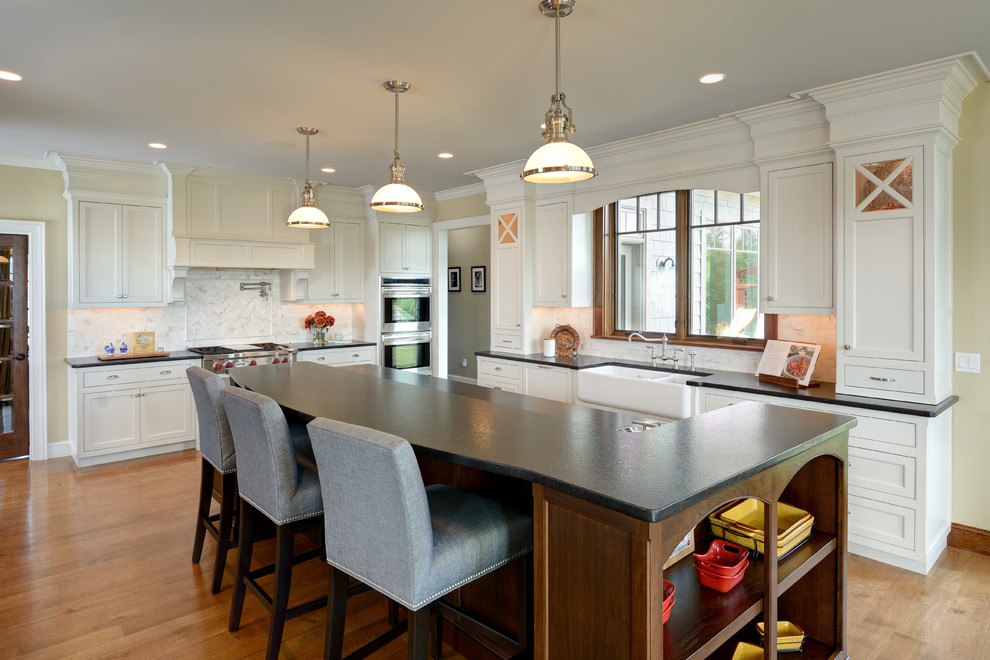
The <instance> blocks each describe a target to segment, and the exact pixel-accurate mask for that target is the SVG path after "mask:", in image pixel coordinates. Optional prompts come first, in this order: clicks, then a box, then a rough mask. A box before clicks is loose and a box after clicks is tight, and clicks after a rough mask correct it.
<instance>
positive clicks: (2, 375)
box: [0, 234, 31, 460]
mask: <svg viewBox="0 0 990 660" xmlns="http://www.w3.org/2000/svg"><path fill="white" fill-rule="evenodd" d="M27 252H28V241H27V236H20V235H15V234H0V460H4V459H8V458H17V457H21V456H27V455H28V450H29V446H30V437H31V436H30V429H29V428H28V419H29V415H28V410H29V407H30V401H29V400H28V354H27V348H28V341H27V333H28V324H27Z"/></svg>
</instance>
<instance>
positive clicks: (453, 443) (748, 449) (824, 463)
mask: <svg viewBox="0 0 990 660" xmlns="http://www.w3.org/2000/svg"><path fill="white" fill-rule="evenodd" d="M231 377H232V378H233V379H234V381H235V382H236V383H237V384H239V385H241V386H243V387H247V388H248V389H252V390H255V391H258V392H261V393H263V394H267V395H268V396H271V397H272V398H274V399H275V400H276V401H278V402H279V403H280V404H281V405H282V407H283V408H284V409H285V410H286V411H287V413H291V414H294V415H298V416H299V417H301V418H302V419H304V420H305V419H306V418H312V417H329V418H333V419H339V420H341V421H345V422H348V423H352V424H359V425H362V426H368V427H371V428H376V429H378V430H381V431H384V432H387V433H393V434H395V435H399V436H402V437H405V438H406V439H407V440H409V442H410V443H411V444H412V445H413V448H414V449H415V451H416V452H417V455H418V456H419V458H420V462H421V465H422V466H423V467H424V480H426V481H427V482H428V483H429V482H436V481H438V480H439V481H444V482H448V483H455V484H460V485H461V486H462V487H469V488H471V487H473V485H476V486H477V488H478V489H479V490H482V491H484V492H485V493H486V494H488V495H492V494H498V493H501V494H502V495H503V496H504V498H505V499H507V500H509V501H512V502H514V503H516V504H517V505H520V506H526V507H529V506H531V507H532V511H533V518H534V546H535V548H534V557H533V564H534V567H533V576H534V577H533V595H532V599H533V600H532V606H533V612H534V627H533V633H534V635H533V638H534V649H535V657H537V658H540V659H541V660H542V659H548V660H549V659H552V660H574V659H577V658H596V659H598V658H609V659H610V660H611V659H619V658H636V659H644V660H646V659H649V660H657V659H662V660H687V659H691V660H695V659H701V658H713V659H716V660H718V659H721V658H726V659H728V658H731V656H732V652H733V649H734V648H735V646H736V643H737V642H739V641H747V642H751V643H758V638H757V634H756V623H757V621H761V620H762V621H767V622H773V623H775V622H776V621H778V620H787V621H792V622H794V623H797V624H798V625H800V626H801V627H802V628H803V629H804V630H805V631H806V632H807V634H808V641H807V642H806V643H805V646H804V650H803V651H802V652H801V653H787V654H785V655H784V656H782V657H784V658H787V659H792V658H793V659H794V660H798V659H800V660H806V659H808V658H811V659H814V660H817V659H819V658H822V659H825V658H828V659H832V658H837V659H843V658H846V657H847V655H846V654H847V642H846V632H845V630H846V622H845V616H846V547H845V537H846V478H847V474H846V458H847V451H848V450H847V445H848V431H849V429H850V428H851V427H852V426H853V425H854V424H855V420H854V419H853V418H850V417H846V416H843V415H834V414H829V413H818V412H811V411H804V410H797V409H793V408H782V407H778V406H771V405H766V404H758V403H751V402H748V403H742V404H739V405H735V406H731V407H727V408H722V409H719V410H715V411H712V412H709V413H705V414H703V415H699V416H696V417H692V418H690V419H686V420H682V421H679V422H674V423H670V424H666V425H664V426H661V427H658V428H655V429H649V430H647V431H644V432H642V433H625V432H621V431H618V429H619V428H620V427H622V426H625V425H627V424H629V423H630V421H631V417H629V416H627V415H622V414H618V413H612V412H606V411H600V410H593V409H589V408H581V407H577V406H571V405H567V404H561V403H556V402H552V401H548V400H541V399H535V398H533V397H526V396H522V395H516V394H512V393H508V392H500V391H496V390H491V389H487V388H481V387H476V386H473V385H467V384H463V383H456V382H452V381H447V380H441V379H435V378H431V377H429V376H423V375H419V374H408V373H404V372H399V371H394V370H390V369H383V368H381V367H374V366H370V365H365V366H359V367H346V368H345V367H340V368H327V367H323V366H320V365H315V364H307V363H295V364H292V365H278V366H275V365H272V366H265V367H251V368H243V369H233V370H232V371H231ZM530 492H531V493H532V498H531V499H530ZM746 497H755V498H759V499H760V500H762V501H764V502H765V503H767V505H768V506H766V507H765V515H764V524H765V528H766V529H775V527H776V515H777V502H778V501H782V502H786V503H788V504H792V505H794V506H797V507H799V508H802V509H805V510H807V511H810V512H811V513H812V514H813V515H814V516H815V525H814V528H813V532H812V535H811V538H810V539H809V540H808V541H807V542H805V543H804V544H802V545H801V546H799V547H798V548H797V549H796V550H795V551H794V552H792V553H791V554H790V555H788V556H787V557H785V558H783V559H781V560H779V561H778V560H777V559H776V557H774V556H768V557H763V558H760V559H751V560H750V565H749V568H748V569H747V571H746V575H745V578H744V580H743V581H742V582H741V583H740V584H739V585H738V586H736V587H735V588H733V589H732V590H730V591H729V592H727V593H725V594H722V593H719V592H717V591H714V590H711V589H708V588H705V587H702V586H701V585H700V584H699V583H698V579H697V575H696V573H695V571H694V568H693V557H692V556H691V555H688V556H687V557H685V558H683V559H681V560H680V561H678V562H677V563H675V564H674V565H672V566H670V567H669V568H668V569H667V570H666V571H664V570H663V564H664V562H665V560H666V559H667V558H668V557H669V556H670V555H671V553H672V552H673V550H674V548H675V547H676V546H677V544H678V543H679V542H680V540H681V539H682V538H683V537H684V536H685V534H687V533H688V532H689V531H692V530H693V531H694V538H695V542H696V547H697V548H698V550H699V551H702V552H703V551H704V550H705V549H707V547H708V543H709V541H710V539H711V537H710V535H709V532H708V529H707V516H708V514H710V513H712V512H713V511H715V510H716V509H718V508H719V507H720V506H722V505H723V504H725V503H728V502H731V501H734V500H737V499H741V498H746ZM771 555H772V553H771ZM513 570H515V571H519V570H522V569H521V567H519V566H517V567H510V573H512V572H513ZM486 577H491V578H493V579H492V580H490V581H488V582H487V584H484V585H479V587H482V588H484V589H485V592H486V593H485V596H484V597H483V598H478V597H475V595H480V594H474V595H473V594H472V593H471V592H470V591H468V590H465V589H462V590H459V591H460V592H461V593H455V594H452V595H451V598H452V599H454V600H455V601H457V602H459V604H460V605H461V606H463V607H465V608H466V609H468V610H479V611H480V612H481V613H482V614H488V615H489V616H490V618H491V619H492V620H493V623H494V624H495V625H496V626H497V627H499V628H504V627H505V626H504V625H503V624H510V622H511V621H513V620H514V618H515V611H514V607H513V603H514V602H515V601H516V598H517V597H518V595H519V594H518V590H517V580H515V579H512V578H511V576H509V575H506V576H502V577H501V578H499V577H497V573H493V574H491V575H490V576H486ZM664 579H667V580H668V581H670V582H673V583H674V585H675V586H676V589H677V590H676V594H675V604H674V606H673V609H672V612H671V616H670V620H669V621H668V623H667V624H663V623H662V591H663V580H664ZM499 591H501V592H502V594H501V597H499ZM493 602H497V604H498V608H497V609H492V607H493V605H492V604H493ZM453 623H454V625H453V626H451V628H456V627H457V622H456V621H454V622H453ZM452 632H453V631H452ZM509 632H511V629H510V630H509ZM446 639H447V635H446V633H445V640H446ZM454 639H455V636H454V635H452V636H451V638H450V641H451V644H452V645H455V644H454ZM766 643H767V648H766V650H765V654H764V657H765V658H771V659H773V658H776V657H777V651H776V626H775V625H769V626H767V636H766ZM455 646H456V647H457V648H461V645H460V644H459V643H458V644H456V645H455ZM473 649H474V650H478V649H479V647H478V646H477V645H475V646H474V647H473ZM462 652H463V653H464V654H465V655H467V656H468V657H476V656H475V653H474V652H473V650H472V651H468V647H464V651H462ZM479 657H506V656H505V655H504V654H503V653H500V652H499V649H497V648H491V647H489V646H486V647H485V648H484V653H483V654H482V655H481V656H479Z"/></svg>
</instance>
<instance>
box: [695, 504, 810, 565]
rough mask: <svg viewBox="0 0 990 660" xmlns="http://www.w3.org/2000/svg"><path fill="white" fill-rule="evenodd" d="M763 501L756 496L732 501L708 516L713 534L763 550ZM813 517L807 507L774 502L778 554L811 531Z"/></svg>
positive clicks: (784, 551) (789, 549) (798, 543)
mask: <svg viewBox="0 0 990 660" xmlns="http://www.w3.org/2000/svg"><path fill="white" fill-rule="evenodd" d="M764 510H765V504H764V503H763V502H762V501H760V500H757V499H755V498H749V499H745V500H742V501H740V502H733V503H730V504H728V505H726V506H725V507H723V508H721V509H719V510H718V511H716V512H715V513H713V514H711V515H710V516H708V520H709V523H710V524H711V528H712V534H714V535H715V536H717V537H719V538H724V539H726V540H727V541H732V542H733V543H738V544H739V545H741V546H743V547H744V548H748V549H750V550H755V551H756V552H759V553H761V554H762V553H764V551H765V550H764V539H765V533H764V530H763V514H764ZM814 524H815V518H814V516H812V515H811V514H810V513H808V512H807V511H804V510H802V509H799V508H797V507H795V506H791V505H790V504H785V503H783V502H778V503H777V556H778V557H781V556H783V555H785V554H787V553H788V552H790V551H791V550H793V549H794V548H795V547H797V546H798V545H800V544H801V543H802V542H803V541H804V540H806V539H807V538H808V537H809V536H810V535H811V527H812V526H813V525H814Z"/></svg>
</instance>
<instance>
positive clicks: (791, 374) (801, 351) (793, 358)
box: [756, 339, 822, 387]
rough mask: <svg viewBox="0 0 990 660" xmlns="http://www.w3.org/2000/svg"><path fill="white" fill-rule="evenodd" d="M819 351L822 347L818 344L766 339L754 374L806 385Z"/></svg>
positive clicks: (809, 379)
mask: <svg viewBox="0 0 990 660" xmlns="http://www.w3.org/2000/svg"><path fill="white" fill-rule="evenodd" d="M821 352H822V347H821V346H819V345H818V344H801V343H798V342H795V341H778V340H773V339H771V340H768V341H767V345H766V347H765V348H764V349H763V357H762V358H760V366H759V367H757V368H756V374H757V375H758V376H769V377H771V378H773V379H774V380H776V379H778V378H780V379H783V380H785V381H792V382H793V384H794V385H796V386H798V387H807V386H808V385H809V383H811V374H812V373H814V371H815V364H816V363H817V362H818V355H819V354H820V353H821ZM768 380H769V379H768Z"/></svg>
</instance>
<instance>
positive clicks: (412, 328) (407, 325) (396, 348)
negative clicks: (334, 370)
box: [381, 277, 433, 374]
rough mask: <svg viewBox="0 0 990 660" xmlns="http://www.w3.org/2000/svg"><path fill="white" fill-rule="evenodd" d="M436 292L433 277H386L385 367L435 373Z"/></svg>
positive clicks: (383, 315)
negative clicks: (432, 306)
mask: <svg viewBox="0 0 990 660" xmlns="http://www.w3.org/2000/svg"><path fill="white" fill-rule="evenodd" d="M432 293H433V290H432V288H431V287H430V280H429V278H425V277H417V278H396V277H383V278H382V287H381V306H382V307H381V312H382V313H381V319H382V327H381V331H382V360H381V364H382V366H383V367H390V368H392V369H403V370H407V371H415V372H417V373H423V374H429V373H430V372H431V368H430V342H431V341H432V339H433V325H432V317H431V315H430V296H431V294H432Z"/></svg>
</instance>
